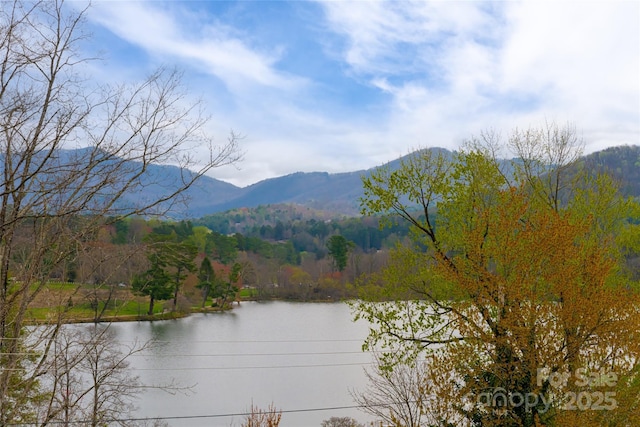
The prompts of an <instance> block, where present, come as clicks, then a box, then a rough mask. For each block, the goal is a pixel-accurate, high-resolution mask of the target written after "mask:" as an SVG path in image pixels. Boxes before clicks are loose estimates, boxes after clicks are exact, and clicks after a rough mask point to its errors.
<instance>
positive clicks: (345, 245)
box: [327, 234, 353, 271]
mask: <svg viewBox="0 0 640 427" xmlns="http://www.w3.org/2000/svg"><path fill="white" fill-rule="evenodd" d="M352 246H353V243H352V242H350V241H348V240H347V239H346V238H345V237H344V236H341V235H340V234H334V235H333V236H331V237H329V240H328V241H327V249H328V250H329V256H331V258H333V264H334V266H335V268H336V270H338V271H343V270H344V269H345V267H346V266H347V261H348V259H349V250H350V249H351V247H352Z"/></svg>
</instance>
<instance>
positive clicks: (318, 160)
mask: <svg viewBox="0 0 640 427" xmlns="http://www.w3.org/2000/svg"><path fill="white" fill-rule="evenodd" d="M88 17H89V25H90V31H91V32H92V33H93V37H94V38H93V39H92V47H93V48H95V49H97V50H99V51H100V52H101V54H102V56H104V57H105V59H106V60H105V61H104V62H103V63H101V64H100V69H99V70H96V71H95V74H94V77H95V78H96V79H98V80H105V81H113V80H118V81H129V80H130V81H134V80H135V79H139V78H141V76H144V75H146V74H149V73H150V72H151V71H152V70H154V69H155V68H157V67H158V66H169V67H177V68H179V69H180V70H182V71H183V72H184V81H185V84H186V85H187V88H188V89H189V91H190V93H192V94H193V96H194V97H195V96H198V97H201V98H202V99H203V100H204V102H205V106H206V108H207V111H208V113H209V114H210V115H211V122H210V123H209V129H208V130H209V131H210V132H211V134H212V135H213V136H214V137H215V138H216V140H219V141H221V142H222V141H224V140H225V139H226V137H227V136H228V134H229V131H230V130H234V131H235V132H238V133H240V134H242V135H244V136H245V138H244V139H243V141H242V148H243V150H244V152H245V158H244V160H243V161H242V163H240V164H238V165H237V166H236V167H224V168H219V169H216V170H214V171H213V172H212V173H211V175H212V176H214V177H215V178H218V179H222V180H225V181H228V182H231V183H233V184H236V185H239V186H245V185H248V184H251V183H254V182H257V181H259V180H262V179H266V178H271V177H276V176H282V175H286V174H289V173H293V172H297V171H304V172H312V171H327V172H348V171H355V170H360V169H366V168H370V167H373V166H377V165H380V164H382V163H385V162H387V161H390V160H393V159H396V158H398V157H400V156H402V155H405V154H407V153H409V152H410V151H413V150H414V149H417V148H421V147H433V146H439V147H446V148H449V149H455V148H456V147H458V146H459V145H460V144H461V143H462V142H463V141H464V140H465V139H468V138H470V137H472V136H474V135H478V134H479V133H480V132H482V131H485V130H488V129H496V130H500V131H501V132H502V133H503V134H505V135H506V134H507V133H508V132H509V130H511V129H513V128H515V127H519V128H523V127H530V126H541V125H542V124H544V123H545V121H549V120H553V121H557V122H559V123H566V122H571V123H573V124H575V126H576V128H577V129H578V131H579V132H580V133H581V135H582V136H583V138H584V140H585V142H586V150H587V151H588V152H590V151H595V150H599V149H602V148H605V147H607V146H611V145H622V144H640V2H637V1H616V0H601V1H597V0H596V1H569V0H567V1H563V0H557V1H539V0H535V1H533V0H532V1H524V2H518V1H494V2H479V1H459V2H456V1H445V0H439V1H433V2H428V1H390V2H384V1H368V0H365V1H338V0H330V1H292V2H289V1H267V0H261V1H236V2H227V1H167V2H163V1H147V2H132V1H104V0H94V2H93V7H92V8H91V10H90V12H89V15H88Z"/></svg>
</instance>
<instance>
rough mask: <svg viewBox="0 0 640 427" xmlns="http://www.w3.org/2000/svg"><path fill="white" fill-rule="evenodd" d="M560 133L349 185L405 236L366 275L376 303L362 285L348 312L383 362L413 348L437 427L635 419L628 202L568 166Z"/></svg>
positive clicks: (633, 210)
mask: <svg viewBox="0 0 640 427" xmlns="http://www.w3.org/2000/svg"><path fill="white" fill-rule="evenodd" d="M574 135H575V134H574V133H573V131H572V130H571V129H570V128H569V129H563V128H559V127H557V126H555V125H549V126H547V128H545V129H541V130H539V131H528V132H524V133H518V132H515V133H514V134H513V135H512V136H511V138H510V141H509V144H510V146H511V148H512V149H514V150H515V151H516V153H517V154H518V157H519V160H518V161H517V162H512V163H511V164H507V163H505V162H500V161H498V160H497V158H496V156H495V153H496V150H497V148H499V147H498V145H497V144H496V143H497V141H498V140H497V139H496V138H495V136H492V135H484V136H483V137H484V138H483V139H482V140H475V141H472V142H471V143H470V144H469V146H468V147H467V149H466V150H464V151H462V152H461V153H459V154H458V155H457V156H456V157H455V158H454V159H445V158H444V157H443V156H439V155H437V154H433V152H429V151H425V152H423V154H422V155H420V156H417V157H415V158H413V159H412V160H411V161H409V162H407V163H405V164H404V165H403V166H402V167H401V168H400V169H399V170H397V171H383V172H381V173H379V174H374V175H373V176H372V177H370V178H368V179H365V181H364V182H365V191H366V197H365V199H364V200H363V212H364V213H368V214H375V213H391V214H394V215H400V216H401V217H403V218H404V219H405V220H407V221H409V222H410V223H411V224H412V225H413V228H414V231H415V233H414V240H413V244H412V245H411V246H408V247H407V246H405V247H400V248H398V250H397V252H396V254H395V256H394V258H393V260H394V261H393V263H392V264H391V265H390V267H389V268H387V269H386V270H385V271H383V272H382V273H381V274H380V276H379V277H377V278H376V279H375V280H374V281H372V283H373V284H372V283H369V289H370V291H369V293H368V295H370V296H371V295H375V297H374V299H379V297H380V296H381V295H383V296H386V299H389V300H390V301H388V302H383V303H380V302H378V301H374V300H373V299H372V300H370V301H367V299H366V298H367V295H365V299H364V300H363V301H361V302H359V303H356V304H354V308H355V313H356V316H357V317H362V318H365V319H367V320H368V321H370V322H371V323H372V325H373V326H372V329H371V333H370V335H369V337H368V339H367V342H366V343H365V345H366V346H367V347H368V348H381V349H383V350H384V352H385V353H384V356H383V357H382V363H383V364H384V365H385V366H388V368H389V369H392V367H393V366H394V365H396V364H398V363H414V361H415V360H416V359H417V358H421V359H423V358H424V359H426V361H427V363H428V365H429V369H428V370H427V373H426V374H425V375H424V378H423V379H422V381H421V385H420V393H421V394H422V395H423V397H424V400H425V401H428V402H429V404H428V405H425V407H424V408H423V410H424V411H426V412H428V413H429V414H430V418H431V419H436V420H440V421H439V422H440V424H438V425H448V424H447V423H453V424H455V425H482V426H492V425H495V426H537V425H540V426H542V425H544V426H556V425H557V426H571V425H632V424H637V422H638V421H637V418H634V417H638V415H637V414H638V413H639V412H640V411H639V410H638V409H639V408H638V406H639V398H638V392H639V391H640V389H639V388H638V386H639V379H638V370H639V365H638V356H639V355H640V339H639V337H638V331H639V329H640V305H639V302H640V301H639V300H638V288H637V286H636V284H635V283H634V282H633V281H632V280H631V274H630V273H631V272H630V271H628V268H627V266H626V263H625V256H626V254H629V253H631V252H634V251H637V250H638V247H637V246H638V243H639V242H640V240H638V239H637V237H638V235H639V233H638V225H637V219H638V213H639V212H640V211H639V210H638V205H637V203H636V202H634V201H633V200H631V199H626V198H624V197H622V196H621V195H620V194H619V193H618V191H617V188H616V185H615V183H614V182H613V181H612V180H611V179H609V178H608V177H607V176H594V175H590V174H589V173H588V171H580V170H579V168H578V166H579V165H577V164H576V162H575V160H576V159H577V158H578V156H577V155H574V154H573V150H575V149H576V148H579V147H578V146H577V144H575V142H576V139H574ZM416 207H418V208H419V209H417V210H416ZM427 396H428V397H429V399H427V398H426V397H427ZM622 420H625V421H624V423H623V424H620V423H621V422H622ZM630 420H636V421H635V422H631V421H630ZM629 422H631V424H628V423H629Z"/></svg>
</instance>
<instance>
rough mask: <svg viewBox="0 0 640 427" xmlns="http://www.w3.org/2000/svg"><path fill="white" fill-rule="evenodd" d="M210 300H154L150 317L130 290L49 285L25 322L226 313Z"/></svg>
mask: <svg viewBox="0 0 640 427" xmlns="http://www.w3.org/2000/svg"><path fill="white" fill-rule="evenodd" d="M252 292H253V290H251V289H247V290H244V289H243V290H241V291H240V292H239V295H238V298H239V299H240V300H242V299H252V298H253V297H254V295H253V293H252ZM212 303H213V301H212V300H211V299H210V298H209V299H208V300H207V301H206V303H205V306H204V307H202V300H201V299H200V298H199V295H197V293H195V292H193V291H192V292H189V293H186V294H185V295H181V296H180V297H179V298H178V304H177V307H175V308H174V306H173V301H172V300H171V301H156V303H155V304H154V309H153V314H152V315H149V314H148V309H149V299H148V297H143V296H139V295H135V294H134V293H133V292H132V291H131V289H130V288H129V287H126V286H118V285H110V286H107V285H102V286H94V285H88V284H77V283H60V282H51V283H49V284H47V286H46V288H45V289H44V290H43V291H42V292H41V293H40V294H39V295H38V297H37V298H36V299H35V300H34V301H33V302H32V303H31V304H30V306H29V311H28V321H29V323H31V324H48V323H55V322H58V321H59V320H58V319H62V321H63V322H64V323H91V322H131V321H152V320H167V319H177V318H181V317H185V316H188V315H189V314H191V313H196V312H197V313H202V312H215V311H222V310H228V309H230V308H231V306H230V305H228V306H225V307H217V306H215V305H214V306H212Z"/></svg>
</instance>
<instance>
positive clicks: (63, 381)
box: [40, 325, 150, 426]
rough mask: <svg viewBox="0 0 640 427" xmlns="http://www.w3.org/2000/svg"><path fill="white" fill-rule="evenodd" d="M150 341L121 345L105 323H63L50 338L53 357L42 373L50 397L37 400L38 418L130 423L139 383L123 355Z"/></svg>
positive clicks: (92, 423) (137, 350)
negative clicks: (78, 325) (73, 326)
mask: <svg viewBox="0 0 640 427" xmlns="http://www.w3.org/2000/svg"><path fill="white" fill-rule="evenodd" d="M149 345H150V343H146V344H140V345H138V344H137V343H133V344H132V345H131V346H129V347H125V346H123V345H121V344H119V343H118V342H117V341H116V340H115V338H114V336H113V334H112V333H111V331H110V329H109V328H108V326H106V327H105V326H98V325H96V326H94V327H92V328H90V329H87V328H82V329H68V328H64V329H63V330H62V332H61V333H59V334H58V336H57V337H56V339H55V341H54V343H53V349H52V350H53V351H52V353H51V356H52V363H51V364H50V365H49V368H48V370H47V371H46V373H44V374H43V375H42V380H41V381H42V382H43V386H44V388H45V389H46V390H47V392H48V393H47V395H48V397H49V399H48V402H47V404H46V405H40V411H41V419H42V421H41V422H40V423H41V424H47V423H49V422H52V421H54V422H56V423H65V424H68V423H74V422H82V423H84V424H87V425H91V426H98V425H105V424H107V423H111V424H116V425H129V424H128V422H127V421H125V420H126V419H127V418H130V415H131V411H132V410H133V409H134V404H133V402H134V401H135V399H136V398H137V395H138V394H139V393H140V391H141V390H142V384H141V383H140V381H139V379H138V377H137V376H132V375H131V374H130V372H129V370H128V369H127V368H128V366H129V363H128V361H127V360H128V359H129V358H130V357H131V356H132V355H135V354H138V353H141V352H143V351H144V350H146V349H147V348H148V347H149Z"/></svg>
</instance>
